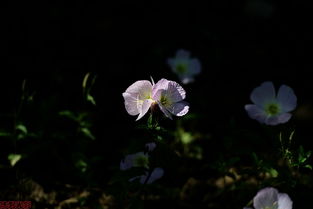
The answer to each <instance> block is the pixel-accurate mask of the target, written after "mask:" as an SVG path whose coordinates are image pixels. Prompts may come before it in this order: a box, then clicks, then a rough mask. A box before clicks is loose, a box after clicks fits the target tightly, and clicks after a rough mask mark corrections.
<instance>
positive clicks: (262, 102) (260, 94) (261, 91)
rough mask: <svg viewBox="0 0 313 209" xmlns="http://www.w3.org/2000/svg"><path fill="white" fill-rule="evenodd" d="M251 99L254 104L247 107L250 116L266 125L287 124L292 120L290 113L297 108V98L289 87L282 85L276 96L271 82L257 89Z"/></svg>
mask: <svg viewBox="0 0 313 209" xmlns="http://www.w3.org/2000/svg"><path fill="white" fill-rule="evenodd" d="M250 99H251V101H252V102H253V103H254V104H248V105H245V109H246V111H247V113H248V115H249V116H250V118H252V119H255V120H257V121H259V122H260V123H264V124H266V125H278V124H281V123H286V122H287V121H288V120H289V119H290V118H291V114H290V113H289V112H290V111H292V110H294V109H295V108H296V106H297V97H296V95H295V94H294V92H293V90H292V89H291V88H290V87H289V86H286V85H281V86H280V88H279V90H278V93H277V96H276V93H275V88H274V85H273V83H272V82H269V81H267V82H264V83H262V84H261V86H259V87H257V88H255V89H254V90H253V91H252V93H251V95H250Z"/></svg>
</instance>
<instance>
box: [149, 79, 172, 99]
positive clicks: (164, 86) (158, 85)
mask: <svg viewBox="0 0 313 209" xmlns="http://www.w3.org/2000/svg"><path fill="white" fill-rule="evenodd" d="M169 82H170V81H169V80H167V79H165V78H162V79H161V80H159V81H158V82H157V83H156V84H155V85H154V86H153V88H152V98H153V99H154V100H157V99H156V98H155V97H156V94H157V92H158V91H159V90H161V89H163V90H166V89H167V88H168V83H169Z"/></svg>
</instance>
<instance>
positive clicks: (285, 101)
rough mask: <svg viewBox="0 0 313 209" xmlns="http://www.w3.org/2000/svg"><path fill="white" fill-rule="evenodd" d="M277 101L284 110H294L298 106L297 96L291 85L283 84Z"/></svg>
mask: <svg viewBox="0 0 313 209" xmlns="http://www.w3.org/2000/svg"><path fill="white" fill-rule="evenodd" d="M277 101H278V102H279V103H280V105H281V107H282V110H283V111H284V112H289V111H292V110H294V109H295V108H296V106H297V97H296V95H295V93H294V91H293V90H292V88H290V87H289V86H286V85H281V86H280V88H279V90H278V94H277Z"/></svg>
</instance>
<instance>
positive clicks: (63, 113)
mask: <svg viewBox="0 0 313 209" xmlns="http://www.w3.org/2000/svg"><path fill="white" fill-rule="evenodd" d="M59 115H60V116H65V117H67V118H69V119H72V120H74V121H77V117H76V115H75V114H74V113H73V112H71V111H69V110H64V111H61V112H59Z"/></svg>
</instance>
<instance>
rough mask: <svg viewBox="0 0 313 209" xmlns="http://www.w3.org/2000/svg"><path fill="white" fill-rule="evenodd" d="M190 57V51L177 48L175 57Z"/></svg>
mask: <svg viewBox="0 0 313 209" xmlns="http://www.w3.org/2000/svg"><path fill="white" fill-rule="evenodd" d="M189 57H190V52H189V51H187V50H185V49H179V50H177V52H176V58H177V59H188V58H189Z"/></svg>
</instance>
